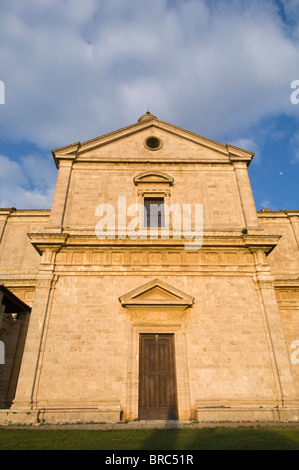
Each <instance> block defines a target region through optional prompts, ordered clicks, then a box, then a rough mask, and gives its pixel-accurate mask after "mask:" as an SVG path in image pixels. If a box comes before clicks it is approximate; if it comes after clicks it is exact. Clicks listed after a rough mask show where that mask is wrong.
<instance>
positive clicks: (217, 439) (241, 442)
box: [0, 425, 299, 450]
mask: <svg viewBox="0 0 299 470" xmlns="http://www.w3.org/2000/svg"><path fill="white" fill-rule="evenodd" d="M0 450H299V425H298V426H291V427H279V426H275V427H272V426H266V427H264V426H261V427H242V426H240V427H237V428H228V427H215V428H202V429H143V430H140V429H133V430H128V429H127V430H125V429H123V430H111V431H110V430H109V431H102V430H99V431H97V430H82V429H71V430H67V429H65V430H61V429H59V430H48V429H47V430H46V429H44V430H43V429H42V428H37V429H36V428H35V429H32V428H29V429H0Z"/></svg>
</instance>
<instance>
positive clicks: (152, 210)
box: [144, 197, 165, 228]
mask: <svg viewBox="0 0 299 470" xmlns="http://www.w3.org/2000/svg"><path fill="white" fill-rule="evenodd" d="M144 226H145V227H146V228H148V227H156V228H157V227H158V228H159V227H164V226H165V212H164V198H163V197H146V198H144Z"/></svg>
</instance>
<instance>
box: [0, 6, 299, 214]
mask: <svg viewBox="0 0 299 470" xmlns="http://www.w3.org/2000/svg"><path fill="white" fill-rule="evenodd" d="M0 80H1V81H2V83H3V84H4V86H5V104H0V207H11V206H15V207H17V208H50V207H51V202H52V197H53V190H54V185H55V181H56V176H57V170H56V168H55V165H54V163H53V160H52V155H51V150H52V149H55V148H57V147H60V146H63V145H68V144H70V143H73V142H76V141H78V140H80V141H81V142H83V141H85V140H88V139H91V138H94V137H96V136H99V135H101V134H104V133H107V132H110V131H113V130H115V129H118V128H121V127H124V126H127V125H130V124H132V123H135V122H136V121H137V120H138V118H139V116H140V115H142V114H144V113H145V112H146V111H147V110H148V109H149V110H150V111H151V112H152V113H153V114H155V115H156V116H157V117H158V118H160V119H161V120H163V121H167V122H170V123H172V124H175V125H177V126H180V127H183V128H185V129H188V130H191V131H193V132H196V133H198V134H200V135H203V136H206V137H208V138H211V139H214V140H217V141H218V142H221V143H224V144H225V143H227V142H228V143H231V144H234V145H237V146H240V147H243V148H245V149H247V150H250V151H253V152H255V153H256V155H255V158H254V160H253V162H252V164H251V166H250V169H249V174H250V179H251V184H252V188H253V192H254V197H255V201H256V206H257V209H258V210H259V209H261V208H262V207H269V208H271V209H272V210H280V209H299V190H298V181H299V126H298V124H299V104H296V103H292V101H291V96H292V93H293V97H294V98H299V91H298V94H296V89H297V88H295V89H292V88H291V84H292V82H294V81H295V80H298V85H299V0H259V1H256V0H250V1H246V0H150V1H149V0H26V1H25V0H1V3H0ZM298 88H299V86H298ZM0 98H1V97H0ZM0 101H1V99H0ZM293 101H294V100H293ZM295 101H296V99H295ZM298 101H299V99H298Z"/></svg>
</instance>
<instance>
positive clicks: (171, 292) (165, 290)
mask: <svg viewBox="0 0 299 470" xmlns="http://www.w3.org/2000/svg"><path fill="white" fill-rule="evenodd" d="M119 301H120V303H121V304H122V305H123V307H126V306H147V305H148V306H150V305H151V306H153V305H156V306H159V305H161V306H162V305H169V306H171V305H173V306H185V307H191V306H192V305H193V303H194V298H193V297H191V296H190V295H188V294H186V293H185V292H183V291H181V290H179V289H177V288H175V287H173V286H170V285H169V284H166V283H165V282H163V281H161V280H159V279H155V280H153V281H151V282H148V283H146V284H144V285H142V286H140V287H138V288H137V289H134V290H132V291H130V292H128V293H127V294H125V295H123V296H121V297H120V298H119Z"/></svg>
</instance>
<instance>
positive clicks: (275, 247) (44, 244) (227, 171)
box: [0, 113, 299, 422]
mask: <svg viewBox="0 0 299 470" xmlns="http://www.w3.org/2000/svg"><path fill="white" fill-rule="evenodd" d="M53 157H54V161H55V163H56V166H57V168H58V169H59V171H58V177H57V184H56V189H55V194H54V198H53V204H52V208H51V210H50V211H20V210H15V209H14V208H13V209H2V210H1V211H0V233H2V234H1V245H0V279H1V283H3V284H4V285H5V286H6V287H7V288H9V289H10V290H11V291H12V292H13V293H15V294H16V295H18V296H19V297H20V298H21V299H23V300H24V301H25V302H27V303H28V304H29V305H30V306H32V311H31V314H30V323H29V329H28V334H27V340H26V346H25V352H24V356H23V360H22V366H21V371H20V375H19V380H18V386H17V390H16V395H15V398H14V401H13V404H12V407H11V408H10V410H3V411H2V412H0V421H2V422H10V421H14V422H16V421H18V422H36V421H38V420H44V421H46V422H74V421H84V422H92V421H93V422H99V421H118V420H120V419H128V420H134V419H137V418H138V417H139V412H140V406H141V404H140V402H141V401H142V400H145V401H147V400H148V401H147V403H149V404H148V405H146V406H148V407H149V408H150V407H152V410H154V408H155V406H156V405H155V404H156V402H159V404H160V405H159V406H160V408H161V409H162V408H163V407H164V408H165V407H166V408H167V404H166V405H165V404H163V403H162V401H163V400H164V398H163V397H167V396H168V395H167V393H168V392H167V391H165V388H167V387H168V388H169V387H170V385H169V382H168V375H167V374H168V373H167V371H166V372H165V371H164V372H165V373H164V372H163V373H162V372H161V370H162V368H163V367H164V366H163V367H162V366H161V367H160V369H159V372H157V369H155V372H154V374H155V375H154V376H153V375H151V376H150V374H149V375H148V377H147V379H146V380H145V385H144V384H143V385H142V386H141V384H140V376H141V372H142V367H143V364H145V366H144V367H148V364H150V363H151V360H152V359H151V354H152V355H154V356H153V357H155V361H156V362H158V363H159V364H162V363H163V364H164V362H165V364H166V363H167V364H168V363H169V362H170V363H171V364H172V366H167V367H172V369H173V368H174V370H175V385H174V387H175V396H176V403H177V405H176V406H177V416H178V419H180V420H188V419H198V420H199V421H218V420H228V421H242V420H246V421H251V420H273V421H274V420H297V419H299V352H298V350H299V316H298V313H299V312H298V309H299V278H298V273H299V211H280V212H271V211H268V210H263V211H261V212H259V213H258V212H257V211H256V208H255V203H254V199H253V195H252V190H251V186H250V181H249V178H248V171H247V168H248V165H249V164H250V162H251V160H252V158H253V154H252V153H251V152H248V151H246V150H243V149H239V148H237V147H234V146H232V145H228V144H226V145H222V144H219V143H217V142H214V141H211V140H209V139H206V138H204V137H201V136H199V135H197V134H194V133H192V132H189V131H186V130H184V129H181V128H178V127H176V126H174V125H171V124H169V123H166V122H163V121H161V120H159V119H157V118H156V117H155V116H153V115H151V114H149V113H147V114H146V115H144V116H142V117H141V118H140V119H139V120H138V122H137V123H136V124H132V125H131V126H128V127H126V128H123V129H119V130H117V131H115V132H112V133H110V134H106V135H104V136H101V137H98V138H96V139H93V140H90V141H87V142H84V143H80V142H78V143H75V144H72V145H69V146H66V147H63V148H60V149H56V150H54V151H53ZM153 198H155V200H157V199H158V200H163V201H164V204H165V205H166V206H167V207H170V206H172V207H179V208H181V209H182V205H183V204H184V205H186V207H187V205H189V207H191V212H192V210H193V208H194V207H195V205H199V204H200V205H202V206H201V207H202V208H203V237H202V240H200V242H198V243H197V245H196V244H195V245H194V244H193V245H192V243H189V241H188V240H187V238H186V237H187V235H186V234H187V232H186V231H185V232H184V233H183V232H181V233H180V234H178V231H176V230H177V227H178V225H177V220H178V219H175V216H174V212H173V211H172V212H171V214H170V218H169V222H170V223H169V227H168V230H167V231H165V230H166V227H163V224H162V226H161V227H158V228H154V230H155V232H154V235H155V236H151V235H152V234H153V232H151V229H149V228H146V227H145V226H144V220H143V216H142V211H141V213H140V214H141V215H140V216H139V218H138V220H137V219H136V214H135V212H134V210H135V208H136V207H140V206H141V207H143V205H144V204H145V200H146V199H147V200H152V199H153ZM103 204H106V205H107V207H106V212H105V214H106V215H107V214H108V213H109V210H110V209H111V208H112V209H114V212H113V211H112V213H111V214H112V218H109V219H108V218H107V224H106V229H107V232H106V233H105V235H106V236H105V237H104V236H102V237H99V236H96V235H98V232H95V229H96V227H99V225H98V224H99V221H103V217H104V211H103V206H102V205H103ZM124 204H125V206H124ZM133 204H135V205H136V207H135V208H133ZM138 204H139V206H137V205H138ZM120 207H121V210H120ZM124 208H125V209H124ZM124 213H125V216H124ZM192 214H193V215H192V217H190V219H189V220H190V226H189V227H188V230H189V232H188V234H189V235H190V234H191V235H192V234H194V230H195V224H196V220H195V216H194V213H192ZM136 220H137V222H136ZM184 220H185V219H184ZM108 222H109V223H108ZM181 227H182V224H181ZM191 240H192V237H191ZM188 243H189V244H188ZM142 335H148V336H147V337H148V338H152V346H149V349H148V350H146V351H147V352H146V351H143V350H142V349H141V347H140V344H141V343H140V338H141V336H142ZM170 336H171V337H172V340H173V344H174V347H173V346H171V348H170V349H167V348H168V346H165V344H166V343H167V341H166V340H167V339H168V338H169V337H170ZM155 338H156V340H155ZM159 338H161V345H160V343H159ZM164 340H165V341H164ZM155 341H156V344H157V345H158V346H157V347H156V346H155V345H154V342H155ZM163 341H164V343H163ZM151 348H152V349H151ZM157 348H158V349H157ZM163 348H164V349H163ZM165 348H166V349H165ZM158 350H159V351H160V350H161V351H164V352H163V353H162V352H160V353H158V352H157V351H158ZM151 351H152V352H151ZM169 351H171V352H169ZM297 352H298V354H297ZM146 354H148V355H147V356H146ZM159 354H160V355H159ZM172 354H173V359H172V356H171V355H172ZM166 357H167V358H168V359H167V360H166ZM169 358H170V359H169ZM173 364H174V365H173ZM0 367H1V365H0ZM167 367H166V366H165V367H164V369H165V368H167ZM164 369H163V370H164ZM163 374H164V375H163ZM153 377H154V378H153ZM147 380H148V381H147ZM151 381H152V382H151ZM151 383H154V384H155V385H154V386H151ZM157 384H158V385H157ZM151 387H152V388H151ZM157 387H158V389H157ZM159 387H160V388H159ZM171 387H172V388H173V385H171ZM156 389H157V390H156ZM151 400H153V401H154V402H155V403H154V404H151ZM165 400H166V401H167V399H166V398H165ZM149 416H152V414H149ZM158 416H161V415H159V414H157V417H158Z"/></svg>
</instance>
